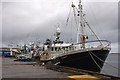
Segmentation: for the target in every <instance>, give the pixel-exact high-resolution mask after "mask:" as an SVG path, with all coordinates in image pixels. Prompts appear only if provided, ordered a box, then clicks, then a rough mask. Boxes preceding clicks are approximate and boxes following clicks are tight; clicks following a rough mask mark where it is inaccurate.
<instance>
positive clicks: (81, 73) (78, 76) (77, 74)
mask: <svg viewBox="0 0 120 80" xmlns="http://www.w3.org/2000/svg"><path fill="white" fill-rule="evenodd" d="M56 79H57V80H103V79H107V80H119V79H120V77H117V76H113V75H107V74H102V73H97V72H92V71H87V70H81V69H74V68H69V67H65V66H55V65H46V66H40V65H38V64H37V63H36V62H14V58H3V59H2V80H56Z"/></svg>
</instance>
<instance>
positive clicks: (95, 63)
mask: <svg viewBox="0 0 120 80" xmlns="http://www.w3.org/2000/svg"><path fill="white" fill-rule="evenodd" d="M88 53H89V54H90V56H91V58H92V60H93V61H94V63H95V64H96V65H97V66H98V67H99V68H100V70H101V71H103V70H102V68H101V67H100V65H99V64H98V63H97V62H96V61H95V59H94V58H93V56H92V55H91V53H90V51H88ZM103 72H104V73H106V72H105V71H103Z"/></svg>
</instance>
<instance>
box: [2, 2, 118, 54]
mask: <svg viewBox="0 0 120 80" xmlns="http://www.w3.org/2000/svg"><path fill="white" fill-rule="evenodd" d="M71 1H73V2H74V4H76V6H77V2H78V1H77V0H21V1H19V0H2V3H0V5H1V7H0V8H1V10H2V20H0V21H1V22H2V27H1V28H2V44H3V46H7V44H8V43H11V42H13V43H23V42H25V41H27V40H35V39H40V40H41V42H44V40H45V39H46V38H51V36H53V35H54V33H55V30H56V27H57V26H58V25H59V26H60V28H61V32H62V33H61V39H62V40H65V41H70V39H71V38H73V41H74V42H75V41H76V33H75V31H76V28H75V26H74V25H73V24H72V22H70V25H71V26H70V25H69V26H65V25H66V19H67V17H68V13H69V11H70V7H71ZM117 1H118V0H100V2H98V0H84V2H83V3H82V4H83V7H84V8H83V11H84V13H85V14H86V17H87V21H88V22H89V24H90V25H91V27H92V28H93V30H94V31H95V32H96V33H97V34H98V36H99V37H100V38H101V39H107V40H109V41H110V42H111V43H112V52H117V50H118V47H117V46H118V2H117ZM72 15H73V14H72V13H71V16H72ZM71 19H73V18H72V17H71ZM70 21H71V20H70ZM71 35H72V36H71Z"/></svg>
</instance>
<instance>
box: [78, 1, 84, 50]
mask: <svg viewBox="0 0 120 80" xmlns="http://www.w3.org/2000/svg"><path fill="white" fill-rule="evenodd" d="M78 9H79V10H78V16H79V18H80V19H79V20H80V22H79V23H80V27H81V36H80V39H81V42H82V48H85V36H84V27H85V22H84V20H83V15H82V4H81V0H79V5H78ZM79 30H80V29H79V28H78V31H79ZM79 35H80V31H79Z"/></svg>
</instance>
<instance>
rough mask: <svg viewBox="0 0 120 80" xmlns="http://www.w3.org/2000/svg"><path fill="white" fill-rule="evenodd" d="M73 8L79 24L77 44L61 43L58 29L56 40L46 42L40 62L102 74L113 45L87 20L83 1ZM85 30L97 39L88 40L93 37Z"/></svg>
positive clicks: (58, 29)
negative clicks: (97, 32) (96, 31)
mask: <svg viewBox="0 0 120 80" xmlns="http://www.w3.org/2000/svg"><path fill="white" fill-rule="evenodd" d="M71 7H72V8H73V12H74V17H75V22H76V24H77V26H73V27H77V42H76V43H65V42H64V41H61V40H60V34H61V30H60V27H57V29H56V39H55V40H54V41H51V40H50V39H47V40H46V42H45V43H44V45H43V48H44V49H43V50H44V52H43V54H41V59H40V60H41V62H43V63H49V64H53V65H62V66H68V67H73V68H77V69H84V70H89V71H94V72H100V71H101V69H102V67H103V65H104V62H105V60H106V58H107V56H108V54H109V52H110V50H111V46H110V45H111V43H110V42H109V41H107V40H100V39H99V37H98V36H97V34H96V33H95V32H94V31H93V29H92V28H91V26H90V25H89V24H88V22H87V21H86V20H85V18H84V16H85V15H84V13H83V10H82V7H83V6H82V3H81V0H79V4H78V8H77V7H76V6H75V5H74V4H73V3H72V6H71ZM75 12H77V14H76V13H75ZM67 22H68V19H67ZM84 28H88V29H89V30H90V31H89V32H91V33H92V36H94V37H95V39H94V40H92V41H90V40H89V39H88V38H90V37H91V36H89V34H85V30H84Z"/></svg>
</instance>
